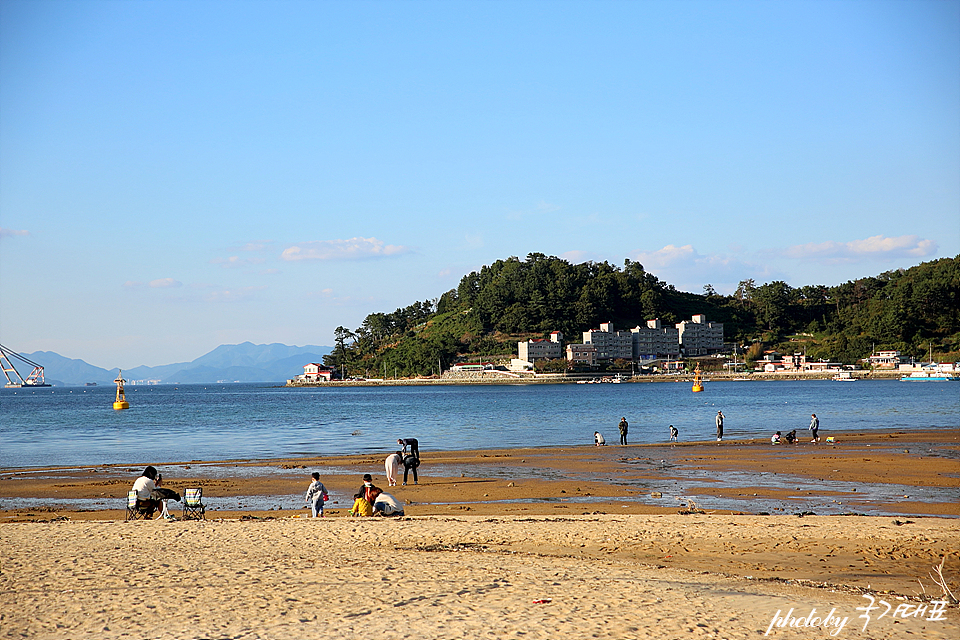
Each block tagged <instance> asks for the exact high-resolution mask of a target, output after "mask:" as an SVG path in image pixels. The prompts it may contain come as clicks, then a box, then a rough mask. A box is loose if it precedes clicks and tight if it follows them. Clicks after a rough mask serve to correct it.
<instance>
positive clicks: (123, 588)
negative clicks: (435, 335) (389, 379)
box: [0, 430, 960, 638]
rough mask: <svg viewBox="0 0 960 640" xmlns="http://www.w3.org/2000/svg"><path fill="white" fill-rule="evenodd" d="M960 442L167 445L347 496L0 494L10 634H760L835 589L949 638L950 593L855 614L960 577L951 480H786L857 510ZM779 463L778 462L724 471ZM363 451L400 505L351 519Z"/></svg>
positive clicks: (818, 485) (917, 631)
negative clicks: (5, 503)
mask: <svg viewBox="0 0 960 640" xmlns="http://www.w3.org/2000/svg"><path fill="white" fill-rule="evenodd" d="M958 452H960V431H957V430H949V431H929V432H924V433H911V434H910V435H909V437H908V436H907V435H906V434H898V433H887V434H877V433H870V434H864V435H850V436H845V437H843V438H842V439H841V441H840V443H839V444H838V446H836V447H828V446H824V445H821V446H814V445H810V444H809V443H805V444H801V445H797V446H795V447H783V446H781V447H772V446H771V445H769V444H766V443H762V442H756V441H754V442H749V441H741V442H737V441H727V442H724V443H722V445H721V446H717V445H716V443H682V444H680V445H677V446H669V445H665V446H659V445H658V446H652V445H638V446H627V447H619V446H607V447H572V448H564V449H523V450H503V451H461V452H430V451H427V450H424V451H423V458H424V464H423V466H422V467H421V469H422V471H423V475H422V476H421V479H420V484H418V485H416V486H412V485H410V486H406V487H402V486H401V487H392V488H389V489H388V488H387V486H386V482H385V481H384V475H383V464H382V460H383V457H382V456H346V457H339V458H324V459H297V460H270V461H245V462H240V461H237V462H232V463H218V464H211V465H206V464H202V463H197V462H191V463H183V464H180V465H165V466H164V467H163V469H162V470H163V472H164V475H165V476H166V477H167V479H168V482H167V486H169V487H171V488H174V489H176V490H182V488H184V487H187V486H194V485H197V484H202V485H203V487H204V494H205V495H208V496H211V497H217V498H221V499H223V498H230V499H234V500H236V501H237V504H242V503H243V502H244V501H246V500H250V499H251V497H255V496H291V495H293V496H299V495H301V494H302V492H303V491H304V490H305V489H306V485H307V484H308V481H309V478H308V475H309V472H310V471H313V470H318V471H320V472H321V473H322V474H323V481H324V483H325V484H326V485H327V487H328V489H330V490H331V491H332V492H333V494H334V496H336V497H337V499H338V504H332V505H330V506H331V507H332V508H328V510H327V516H328V517H326V518H324V519H322V520H314V519H310V518H306V517H305V516H306V515H307V513H306V512H305V511H304V510H303V509H299V508H296V507H299V504H298V503H297V504H295V508H290V507H289V506H287V507H285V508H284V509H282V510H281V509H274V510H250V509H247V510H238V509H220V510H215V511H210V512H208V520H207V521H205V522H194V521H189V522H181V521H175V522H166V521H162V520H161V521H149V522H129V523H128V522H122V521H121V520H122V518H123V511H122V510H120V509H119V508H118V509H114V510H97V511H75V510H65V509H58V508H56V507H50V506H45V507H43V508H29V507H26V508H20V509H16V510H8V511H6V512H3V513H0V523H3V524H0V535H2V539H3V544H2V545H0V549H2V551H0V561H2V567H3V570H2V572H0V616H2V617H0V637H18V638H20V637H32V638H63V637H70V638H79V637H91V638H115V637H151V638H153V637H156V638H186V637H223V638H290V637H319V636H325V635H327V634H339V635H341V636H346V637H360V636H361V635H363V636H366V635H380V636H384V637H418V638H451V637H487V636H490V637H503V636H507V637H519V636H520V635H523V636H524V637H533V638H540V637H554V636H555V635H557V634H558V633H562V634H564V635H565V636H568V637H573V638H589V637H603V638H626V637H681V636H683V637H686V636H705V637H722V638H746V637H756V636H757V635H763V633H764V632H765V631H767V630H768V625H769V624H770V622H771V619H772V618H773V617H774V615H775V614H776V613H777V611H782V614H785V613H786V612H787V610H788V609H790V608H794V609H795V612H794V614H793V615H795V616H799V615H801V614H803V615H806V614H807V613H809V611H810V609H811V608H816V609H817V611H818V612H819V613H818V614H817V615H825V614H826V613H827V612H828V611H830V609H831V608H834V607H835V608H836V609H837V612H838V615H840V614H842V615H843V616H847V617H848V618H849V620H848V622H847V624H846V626H845V628H844V629H843V630H842V631H841V632H840V633H839V634H838V635H837V636H835V637H870V638H902V637H918V638H941V637H942V638H946V637H956V636H957V633H958V632H960V627H958V609H957V606H956V605H951V606H950V607H949V608H948V609H947V611H946V613H944V614H943V617H944V618H945V619H944V620H939V619H934V620H930V619H928V618H929V616H930V613H929V612H927V613H925V614H924V615H923V616H912V617H910V616H908V617H903V615H901V616H900V617H899V618H895V617H893V616H892V615H890V614H888V615H887V616H886V617H885V618H883V619H879V620H877V619H875V620H873V621H872V622H870V623H869V625H868V629H867V630H866V631H861V627H862V626H863V624H864V622H865V621H864V620H863V619H858V616H860V615H861V613H862V611H859V610H857V607H863V606H864V605H865V604H867V603H868V599H866V598H864V596H863V595H862V593H863V592H867V593H870V594H872V596H873V597H875V598H877V599H880V598H885V599H887V600H888V601H890V602H891V603H893V606H894V607H896V606H897V605H898V604H901V605H904V606H905V607H909V606H914V609H913V611H914V613H916V612H917V611H918V610H916V608H915V605H917V604H919V603H920V600H918V599H917V598H923V597H924V596H926V598H927V600H928V601H929V600H930V599H931V596H938V595H940V594H941V591H940V589H939V588H937V587H935V586H934V584H933V582H932V580H931V579H930V578H929V573H930V572H931V570H932V568H933V567H934V566H935V565H937V564H939V563H940V561H941V559H942V558H946V560H945V563H944V573H945V575H946V576H947V578H948V580H949V581H950V584H951V585H952V589H953V592H954V594H957V593H960V589H958V587H960V584H958V583H960V581H958V578H960V558H958V555H957V549H958V545H957V542H958V540H960V518H958V517H957V516H958V515H960V513H958V506H957V501H956V500H955V499H953V500H949V501H947V500H943V501H935V502H927V501H920V502H914V501H911V499H910V498H909V495H910V493H906V494H904V495H906V496H908V497H905V498H904V497H901V498H899V499H898V500H896V501H895V503H893V504H887V505H885V507H884V508H885V510H886V511H887V512H888V513H890V514H891V515H887V516H882V517H866V516H859V515H842V516H841V515H833V516H825V515H809V514H808V513H807V514H804V511H803V505H806V504H808V503H807V502H806V501H805V500H807V499H806V498H805V497H804V496H803V495H800V498H801V500H800V501H799V502H792V500H793V499H794V498H796V497H797V494H798V493H799V494H803V493H804V491H803V490H801V491H798V489H797V488H796V487H793V486H787V485H789V484H791V483H793V482H796V480H797V479H798V478H799V479H801V480H805V481H806V482H808V483H809V486H811V487H815V490H816V491H818V492H821V493H824V492H825V493H830V492H832V493H833V494H836V495H837V496H838V497H841V498H842V500H838V502H843V503H844V505H843V508H844V509H847V508H849V510H850V513H856V512H857V510H858V509H860V508H866V506H864V505H867V506H869V505H871V504H873V502H872V501H871V500H865V501H862V502H858V499H860V498H859V496H858V495H857V494H858V493H859V494H861V495H864V496H866V495H867V494H869V493H870V490H873V489H875V488H877V487H880V488H883V487H890V486H892V487H896V489H897V490H898V491H899V490H901V488H902V487H912V488H913V489H908V491H910V492H913V491H916V492H920V491H924V490H927V489H942V490H943V491H944V494H945V495H948V496H953V497H954V498H955V497H956V496H957V495H958V488H960V455H958ZM140 470H141V469H140V468H139V467H133V466H126V465H123V466H109V467H96V468H87V469H72V470H53V469H51V470H43V471H38V470H9V469H8V470H3V471H0V498H12V497H20V498H22V499H26V500H27V501H28V502H29V500H31V499H34V500H41V499H52V500H53V501H56V500H67V501H69V500H72V499H78V498H89V499H98V498H99V499H102V500H108V501H115V502H116V503H117V506H118V507H120V506H121V505H122V504H123V499H124V497H125V495H126V491H127V490H128V488H129V486H130V485H131V483H132V481H133V479H134V478H135V477H136V475H138V473H139V471H140ZM786 470H789V473H788V474H786V475H787V476H788V478H787V479H786V480H785V481H783V482H779V483H778V482H777V481H776V479H774V481H773V482H770V483H768V482H766V480H765V481H764V482H765V484H763V486H756V485H755V486H747V484H742V483H741V484H737V482H741V481H742V482H747V483H749V482H753V481H754V480H756V479H757V478H767V477H768V476H767V474H776V475H779V474H785V473H786ZM438 471H443V475H438V474H437V473H435V472H438ZM362 473H371V474H373V475H374V478H375V482H376V484H378V485H379V486H381V487H383V488H384V489H387V490H388V491H389V492H390V493H393V494H394V495H395V496H397V497H398V498H399V499H401V500H402V501H403V502H404V503H405V511H406V514H407V515H406V517H404V518H403V519H383V518H365V519H357V518H347V517H344V516H345V511H346V508H347V507H349V505H348V504H346V502H347V501H348V500H349V496H350V494H352V493H353V492H354V491H355V490H356V488H357V486H358V485H359V476H360V474H362ZM695 473H699V474H703V475H705V476H706V477H707V478H708V479H709V480H711V481H712V484H711V483H701V484H699V485H697V486H690V487H684V489H685V491H684V494H683V497H680V499H677V497H678V496H673V497H672V498H670V500H669V501H668V500H667V498H669V496H667V495H666V491H664V496H665V497H662V498H655V497H653V496H651V495H650V494H651V493H652V492H651V491H650V489H649V488H647V485H645V484H644V483H646V482H649V483H650V485H649V486H651V487H654V488H658V487H659V488H662V489H666V488H668V487H669V486H670V485H669V483H670V482H678V483H689V480H690V478H691V477H692V475H691V474H695ZM761 474H762V475H761ZM735 481H736V482H735ZM778 486H779V488H777V487H778ZM806 486H807V485H803V486H802V489H804V490H806ZM838 487H839V489H838ZM857 487H860V488H861V491H852V488H857ZM711 491H712V492H714V493H713V494H711V493H710V492H711ZM761 492H766V494H767V495H766V496H762V495H756V496H754V495H753V494H760V493H761ZM722 493H730V494H733V493H738V494H745V495H744V496H742V498H741V499H740V500H739V501H738V502H737V504H741V505H743V506H744V507H749V505H751V504H752V503H754V502H756V501H762V500H764V499H771V496H772V499H776V500H781V501H782V502H783V504H789V505H793V504H796V505H800V506H798V507H797V510H796V512H794V509H793V508H791V509H790V510H789V511H783V512H771V514H770V515H758V513H760V512H761V510H759V509H749V508H741V509H740V510H739V512H740V513H741V514H743V515H737V514H736V513H735V512H734V510H718V509H703V508H702V504H704V503H706V502H709V501H710V500H711V499H713V496H714V495H715V494H722ZM841 494H842V495H841ZM819 499H827V498H823V497H821V498H819ZM829 499H832V500H835V499H836V498H829ZM296 502H297V501H295V503H296ZM764 504H767V503H764ZM173 512H174V513H175V514H178V513H179V511H178V510H176V509H173ZM898 513H902V514H910V515H899V516H898V515H896V514H898ZM681 514H682V515H681ZM798 514H804V515H802V517H798ZM923 514H930V516H940V517H921V516H922V515H923ZM944 516H946V517H944ZM918 579H919V580H920V582H918ZM548 599H549V602H542V603H536V604H535V603H534V601H535V600H548ZM905 603H913V604H912V605H910V604H905ZM928 604H929V602H928ZM881 611H882V610H881ZM904 611H905V609H903V608H901V614H902V613H903V612H904ZM878 615H879V612H875V613H874V618H876V616H878ZM821 626H822V625H821ZM829 632H830V630H829V629H827V628H817V629H810V628H808V629H792V628H789V627H784V628H780V627H774V628H773V629H772V630H770V634H769V635H770V637H785V638H809V637H830V635H829Z"/></svg>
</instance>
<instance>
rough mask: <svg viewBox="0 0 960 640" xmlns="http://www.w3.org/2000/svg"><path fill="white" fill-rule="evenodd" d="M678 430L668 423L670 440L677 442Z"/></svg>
mask: <svg viewBox="0 0 960 640" xmlns="http://www.w3.org/2000/svg"><path fill="white" fill-rule="evenodd" d="M679 435H680V431H679V430H678V429H677V428H676V427H675V426H673V425H670V442H678V439H677V438H678V436H679Z"/></svg>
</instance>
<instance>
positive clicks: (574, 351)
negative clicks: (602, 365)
mask: <svg viewBox="0 0 960 640" xmlns="http://www.w3.org/2000/svg"><path fill="white" fill-rule="evenodd" d="M567 362H569V363H570V364H585V365H589V366H591V367H592V366H593V365H595V364H597V348H596V347H595V346H593V345H592V344H568V345H567Z"/></svg>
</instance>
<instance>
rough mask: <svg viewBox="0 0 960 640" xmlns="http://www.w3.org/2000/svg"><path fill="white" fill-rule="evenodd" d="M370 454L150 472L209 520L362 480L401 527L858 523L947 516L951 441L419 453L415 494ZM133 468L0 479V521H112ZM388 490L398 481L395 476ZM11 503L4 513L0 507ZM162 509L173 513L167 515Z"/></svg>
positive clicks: (11, 473) (336, 504) (17, 473)
mask: <svg viewBox="0 0 960 640" xmlns="http://www.w3.org/2000/svg"><path fill="white" fill-rule="evenodd" d="M387 453H389V451H386V450H385V451H384V452H383V453H382V454H372V453H364V454H354V455H342V456H299V457H281V458H270V459H249V460H227V461H198V460H193V461H189V462H180V463H169V464H162V465H159V464H158V465H156V466H158V468H159V469H160V471H161V473H163V474H164V476H165V477H166V480H167V481H166V485H165V486H168V487H169V488H172V489H174V490H176V491H179V492H181V493H182V491H183V489H185V488H186V487H190V486H203V487H204V497H205V499H206V500H207V501H208V502H209V503H210V504H211V507H212V508H211V509H210V511H208V513H209V514H210V515H211V516H213V517H218V518H235V517H244V516H252V517H275V516H278V515H282V516H289V515H290V513H291V512H293V513H297V511H298V510H300V509H302V505H301V502H302V493H303V491H305V486H306V484H308V480H309V478H308V476H309V473H310V472H311V471H313V470H317V471H319V472H320V473H321V479H322V480H323V482H324V484H325V485H326V486H327V487H328V489H329V490H330V492H331V498H332V500H331V502H330V503H328V505H327V507H328V514H329V515H337V516H340V515H343V514H344V513H345V511H346V510H347V509H349V507H350V506H351V505H350V502H352V500H351V496H352V494H353V493H354V492H355V491H356V487H357V486H358V485H359V477H360V475H362V474H363V473H371V474H372V475H373V477H374V482H375V483H376V484H377V485H378V486H381V488H383V489H384V490H388V491H389V492H391V493H393V494H394V495H395V496H396V497H397V498H398V499H400V500H401V501H402V502H404V503H406V504H407V505H408V507H407V511H408V514H409V515H445V514H450V513H472V514H482V515H504V514H523V513H526V514H536V515H551V514H558V513H573V514H578V515H584V514H599V513H603V514H640V513H647V514H671V513H677V511H678V510H683V509H687V510H694V511H697V510H700V511H710V512H712V513H726V514H737V513H742V514H757V515H759V514H772V515H777V514H794V513H802V512H807V513H816V514H818V515H840V514H866V515H871V514H873V515H878V516H892V515H902V516H909V517H922V516H939V517H948V518H960V506H958V505H957V504H956V501H955V496H956V494H957V492H958V491H960V429H956V428H951V429H932V430H925V431H915V432H904V431H896V430H889V431H883V432H864V433H860V434H854V435H849V436H843V437H841V438H840V440H839V442H838V443H837V444H835V445H826V444H823V443H821V444H820V445H813V444H810V443H801V444H797V445H778V446H773V445H770V444H769V443H768V442H766V441H764V440H761V439H746V440H730V441H724V442H723V443H722V445H718V444H717V443H715V442H682V443H677V444H672V445H671V444H636V445H627V446H619V445H608V446H605V447H594V446H583V445H580V446H572V447H538V448H516V449H486V450H466V451H429V450H425V451H423V452H422V459H423V465H422V466H421V467H420V469H419V474H420V483H419V484H418V485H413V484H412V478H411V484H410V485H408V486H399V487H392V488H388V487H387V482H386V480H385V477H384V468H383V459H384V457H385V456H386V454H387ZM141 471H142V466H141V465H134V464H111V465H97V466H84V467H46V468H4V469H0V504H3V505H5V507H6V508H4V509H3V510H0V523H3V522H11V521H37V520H49V519H51V518H70V519H84V520H87V519H101V520H104V519H106V520H109V519H120V518H122V516H123V510H122V507H121V505H123V504H124V500H125V497H126V491H127V490H128V489H129V487H130V485H132V482H133V480H134V479H135V478H136V477H137V476H138V475H139V474H140V472H141ZM399 480H402V470H401V472H400V478H399ZM10 503H15V504H14V506H12V507H11V506H7V505H9V504H10ZM172 506H176V505H175V504H173V503H172Z"/></svg>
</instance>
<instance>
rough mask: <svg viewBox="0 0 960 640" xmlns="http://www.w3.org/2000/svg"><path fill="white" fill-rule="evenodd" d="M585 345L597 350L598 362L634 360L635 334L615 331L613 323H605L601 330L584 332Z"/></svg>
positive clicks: (602, 324)
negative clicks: (619, 359) (618, 359)
mask: <svg viewBox="0 0 960 640" xmlns="http://www.w3.org/2000/svg"><path fill="white" fill-rule="evenodd" d="M583 343H584V344H589V345H593V346H594V347H596V348H597V360H598V361H604V360H615V359H617V358H622V359H624V360H632V359H633V334H632V333H630V332H629V331H614V330H613V323H612V322H603V323H601V324H600V328H599V329H591V330H590V331H584V332H583Z"/></svg>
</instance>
